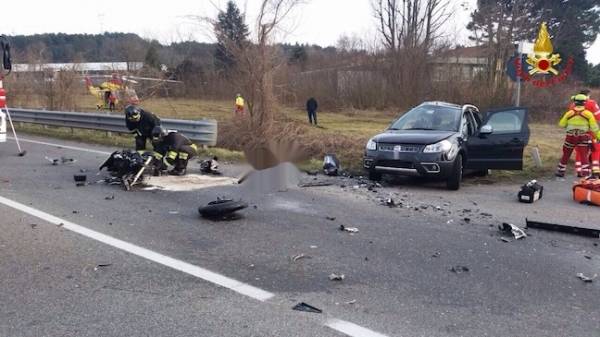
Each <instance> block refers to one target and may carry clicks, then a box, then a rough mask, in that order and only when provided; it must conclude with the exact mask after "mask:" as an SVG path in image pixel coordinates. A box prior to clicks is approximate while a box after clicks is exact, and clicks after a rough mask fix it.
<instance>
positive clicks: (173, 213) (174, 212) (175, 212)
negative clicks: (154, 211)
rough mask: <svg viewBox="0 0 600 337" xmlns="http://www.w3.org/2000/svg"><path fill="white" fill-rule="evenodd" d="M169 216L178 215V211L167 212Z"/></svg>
mask: <svg viewBox="0 0 600 337" xmlns="http://www.w3.org/2000/svg"><path fill="white" fill-rule="evenodd" d="M169 214H172V215H175V214H179V211H169Z"/></svg>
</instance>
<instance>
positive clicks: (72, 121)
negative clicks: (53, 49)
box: [9, 109, 217, 146]
mask: <svg viewBox="0 0 600 337" xmlns="http://www.w3.org/2000/svg"><path fill="white" fill-rule="evenodd" d="M9 111H10V115H11V117H12V119H13V121H14V122H23V123H32V124H42V125H51V126H59V127H67V128H76V129H88V130H98V131H109V132H118V133H130V131H129V130H127V128H126V127H125V116H123V115H109V114H99V113H85V112H63V111H46V110H32V109H9ZM160 121H161V125H162V126H163V127H164V128H165V129H167V130H177V131H178V132H180V133H181V134H183V135H185V136H186V137H188V138H189V139H191V140H193V141H194V142H195V143H198V144H201V145H209V146H214V145H216V144H217V121H216V120H214V119H203V120H198V121H194V120H181V119H163V118H161V120H160Z"/></svg>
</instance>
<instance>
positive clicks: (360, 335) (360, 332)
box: [325, 318, 388, 337]
mask: <svg viewBox="0 0 600 337" xmlns="http://www.w3.org/2000/svg"><path fill="white" fill-rule="evenodd" d="M325 326H326V327H329V328H331V329H333V330H336V331H339V332H341V333H343V334H345V335H348V336H352V337H388V336H387V335H382V334H380V333H379V332H375V331H373V330H369V329H367V328H363V327H362V326H360V325H356V324H354V323H351V322H348V321H343V320H341V319H337V318H334V319H330V320H328V321H327V322H325Z"/></svg>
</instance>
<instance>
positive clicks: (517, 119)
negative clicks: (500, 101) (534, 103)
mask: <svg viewBox="0 0 600 337" xmlns="http://www.w3.org/2000/svg"><path fill="white" fill-rule="evenodd" d="M528 142H529V125H528V123H527V109H526V108H523V107H512V108H503V109H498V110H492V111H489V112H488V113H487V114H486V118H485V119H484V123H483V126H482V127H481V128H480V129H479V130H478V132H477V134H476V135H475V137H471V138H469V140H468V142H467V151H468V153H467V168H469V169H477V170H484V169H496V170H522V169H523V150H524V149H525V146H526V145H527V143H528Z"/></svg>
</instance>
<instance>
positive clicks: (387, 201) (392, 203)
mask: <svg viewBox="0 0 600 337" xmlns="http://www.w3.org/2000/svg"><path fill="white" fill-rule="evenodd" d="M385 205H386V206H388V207H390V208H391V207H396V206H398V205H396V202H395V201H394V199H392V198H387V199H385Z"/></svg>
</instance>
